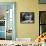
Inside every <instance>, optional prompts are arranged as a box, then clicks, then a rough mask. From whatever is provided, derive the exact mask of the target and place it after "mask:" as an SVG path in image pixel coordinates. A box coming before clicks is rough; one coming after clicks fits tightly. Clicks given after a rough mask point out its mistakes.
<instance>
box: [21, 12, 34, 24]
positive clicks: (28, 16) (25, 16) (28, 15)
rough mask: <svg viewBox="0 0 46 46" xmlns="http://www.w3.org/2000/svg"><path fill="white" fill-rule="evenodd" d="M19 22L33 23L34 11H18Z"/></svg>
mask: <svg viewBox="0 0 46 46" xmlns="http://www.w3.org/2000/svg"><path fill="white" fill-rule="evenodd" d="M20 23H22V24H31V23H34V12H20Z"/></svg>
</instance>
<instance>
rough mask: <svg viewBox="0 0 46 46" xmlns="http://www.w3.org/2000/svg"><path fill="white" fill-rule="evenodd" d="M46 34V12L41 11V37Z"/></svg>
mask: <svg viewBox="0 0 46 46" xmlns="http://www.w3.org/2000/svg"><path fill="white" fill-rule="evenodd" d="M45 32H46V11H39V35H41V34H43V33H45Z"/></svg>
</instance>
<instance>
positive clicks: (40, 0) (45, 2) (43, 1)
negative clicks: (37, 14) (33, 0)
mask: <svg viewBox="0 0 46 46" xmlns="http://www.w3.org/2000/svg"><path fill="white" fill-rule="evenodd" d="M38 1H39V3H40V4H46V0H38Z"/></svg>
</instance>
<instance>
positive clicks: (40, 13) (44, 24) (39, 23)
mask: <svg viewBox="0 0 46 46" xmlns="http://www.w3.org/2000/svg"><path fill="white" fill-rule="evenodd" d="M45 12H46V11H39V36H40V33H41V32H40V25H46V24H40V14H41V13H45Z"/></svg>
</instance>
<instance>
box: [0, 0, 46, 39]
mask: <svg viewBox="0 0 46 46" xmlns="http://www.w3.org/2000/svg"><path fill="white" fill-rule="evenodd" d="M0 2H16V37H17V38H25V37H26V38H36V37H37V36H38V34H39V10H45V9H46V5H44V4H43V5H42V4H38V0H3V1H0ZM20 12H34V13H35V14H34V16H35V22H34V24H20Z"/></svg>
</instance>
